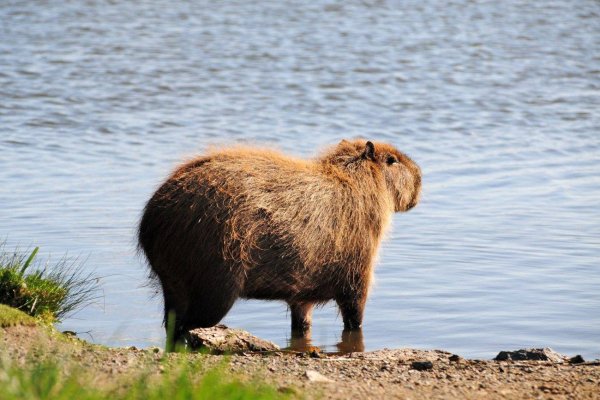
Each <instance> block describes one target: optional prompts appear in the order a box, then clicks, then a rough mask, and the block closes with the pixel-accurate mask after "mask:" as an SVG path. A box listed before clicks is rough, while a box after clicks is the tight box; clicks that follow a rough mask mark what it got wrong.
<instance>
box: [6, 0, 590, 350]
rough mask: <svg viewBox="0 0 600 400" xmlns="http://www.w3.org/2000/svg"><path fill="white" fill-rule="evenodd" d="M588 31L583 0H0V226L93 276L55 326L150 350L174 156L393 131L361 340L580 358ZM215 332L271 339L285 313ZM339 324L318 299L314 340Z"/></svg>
mask: <svg viewBox="0 0 600 400" xmlns="http://www.w3.org/2000/svg"><path fill="white" fill-rule="evenodd" d="M599 38H600V5H599V4H598V2H596V1H591V0H590V1H583V0H582V1H558V0H549V1H545V2H527V1H503V2H484V1H467V0H457V1H453V2H437V1H402V2H400V1H368V2H366V1H365V2H354V1H346V2H343V3H342V2H339V3H335V2H330V1H320V0H317V1H313V2H310V3H309V4H305V3H303V2H293V1H291V0H284V1H264V2H247V1H239V2H235V1H232V2H216V3H215V2H202V1H197V2H192V1H184V2H175V3H173V2H166V1H151V2H143V3H142V2H111V1H93V2H92V1H89V2H88V1H85V2H84V1H66V2H65V1H62V2H54V1H48V2H38V1H28V2H22V1H16V0H15V1H10V0H8V1H3V2H2V3H1V4H0V237H5V238H6V241H7V243H6V248H7V249H11V250H12V249H13V248H14V247H15V246H17V245H19V246H20V247H21V248H25V247H27V246H40V247H41V252H40V256H41V259H45V258H47V257H51V259H52V260H56V259H59V258H60V257H61V256H63V255H64V254H65V253H68V257H70V258H76V257H79V258H80V259H85V268H86V269H87V270H90V271H92V270H93V271H95V273H96V274H97V275H98V276H100V277H101V279H100V285H101V288H102V294H103V297H102V299H101V300H99V301H98V302H96V303H95V304H94V305H92V306H90V307H88V308H86V309H84V310H83V311H80V312H79V313H77V314H75V315H73V316H72V317H70V318H67V319H65V320H64V322H63V323H62V324H61V327H62V328H64V329H69V330H75V331H78V332H81V336H83V337H84V338H88V339H90V340H94V341H95V342H98V343H104V344H109V345H119V346H125V345H137V346H148V345H162V344H163V341H164V334H163V330H162V327H161V298H160V295H159V296H153V291H152V289H151V288H149V287H147V286H145V283H146V280H145V276H146V267H145V264H144V261H143V260H142V259H141V258H139V257H138V256H137V255H136V251H135V245H136V243H135V230H136V224H137V220H138V218H139V216H140V213H141V209H142V207H143V205H144V203H145V201H146V200H147V199H148V198H149V196H150V195H151V194H152V193H153V191H154V190H155V189H156V187H157V185H158V184H160V182H161V181H162V180H163V179H164V178H165V177H166V176H167V175H168V173H169V171H170V170H171V169H172V168H173V167H174V166H175V165H176V164H177V163H178V162H180V161H181V160H183V159H185V158H186V157H189V156H193V155H194V154H198V153H201V152H202V151H203V150H204V149H206V148H207V147H208V146H212V145H223V144H230V143H239V142H244V143H256V144H260V145H270V146H273V147H276V148H278V149H281V150H282V151H285V152H288V153H290V154H294V155H299V156H303V157H310V156H312V155H314V154H315V153H316V152H318V151H319V150H320V149H321V148H322V147H323V146H325V145H330V144H333V143H336V142H337V141H339V140H340V139H342V138H353V137H357V136H361V137H365V138H369V139H372V140H379V141H388V142H391V143H393V144H395V145H396V146H397V147H398V148H400V149H402V150H403V151H405V152H406V153H408V154H410V155H411V157H412V158H413V159H415V160H416V161H417V162H418V163H419V164H420V165H421V167H422V170H423V174H424V177H423V179H424V181H423V182H424V187H423V197H422V202H421V204H420V205H419V206H418V207H417V208H416V209H414V210H413V211H411V212H409V213H406V214H402V215H400V214H399V215H396V217H395V219H394V226H393V230H392V231H391V232H390V234H389V237H388V239H387V241H386V242H385V244H384V245H383V247H382V249H381V251H380V261H379V263H378V266H377V269H376V283H375V285H374V287H373V288H372V291H371V295H370V298H369V301H368V304H367V309H366V316H365V321H364V330H363V331H364V343H365V346H366V349H367V350H375V349H380V348H384V347H388V348H396V347H417V348H442V349H446V350H449V351H452V352H456V353H459V354H461V355H463V356H468V357H481V358H491V357H493V356H494V355H495V354H496V353H497V352H498V351H500V350H512V349H517V348H522V347H532V346H535V347H542V346H549V347H552V348H554V349H555V350H557V351H560V352H564V353H567V354H571V355H574V354H582V355H583V356H584V357H586V358H598V357H600V290H599V289H600V267H599V266H600V207H599V206H598V205H599V204H600V111H599V110H600V90H599V89H600V40H599ZM224 322H225V323H226V324H229V325H231V326H236V327H241V328H244V329H247V330H249V331H250V332H252V333H254V334H257V335H259V336H261V337H264V338H267V339H270V340H273V341H275V342H276V343H278V344H280V345H282V346H285V345H287V343H288V341H289V336H290V335H289V315H288V314H287V312H286V308H285V306H284V305H283V304H281V303H269V302H259V301H247V302H238V303H237V304H236V305H235V306H234V308H233V310H232V311H231V312H230V313H229V315H228V316H227V317H226V319H225V321H224ZM341 330H342V322H341V318H340V316H339V315H338V313H337V311H336V309H335V308H334V307H333V306H325V307H324V308H322V309H320V310H317V311H316V313H315V317H314V329H313V338H312V340H313V344H315V345H318V346H322V347H323V348H324V349H326V350H335V348H336V343H337V342H339V341H340V335H341Z"/></svg>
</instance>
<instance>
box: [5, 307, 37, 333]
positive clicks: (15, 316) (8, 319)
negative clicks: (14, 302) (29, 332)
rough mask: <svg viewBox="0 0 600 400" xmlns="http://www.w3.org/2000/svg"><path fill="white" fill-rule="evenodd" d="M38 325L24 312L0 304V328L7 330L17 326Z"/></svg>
mask: <svg viewBox="0 0 600 400" xmlns="http://www.w3.org/2000/svg"><path fill="white" fill-rule="evenodd" d="M36 323H37V322H36V320H35V319H34V318H33V317H31V316H29V315H27V314H25V313H24V312H23V311H19V310H17V309H14V308H12V307H9V306H6V305H4V304H0V328H6V327H9V326H15V325H29V326H33V325H35V324H36Z"/></svg>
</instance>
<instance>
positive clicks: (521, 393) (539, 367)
mask: <svg viewBox="0 0 600 400" xmlns="http://www.w3.org/2000/svg"><path fill="white" fill-rule="evenodd" d="M0 345H1V347H2V348H1V349H0V351H1V352H2V353H3V354H4V356H5V357H8V358H9V359H10V360H12V361H13V362H17V363H24V362H25V361H26V360H27V359H30V360H31V359H37V358H39V359H48V358H50V359H59V360H61V361H63V362H65V363H66V364H67V365H72V366H76V367H77V368H79V369H83V370H88V371H90V376H93V379H92V380H91V382H90V384H91V385H94V386H99V387H102V386H105V385H114V384H115V382H118V381H119V377H125V376H127V375H132V374H136V373H139V372H140V371H144V372H150V373H152V374H156V375H157V376H160V374H161V373H162V371H163V370H164V368H165V362H164V360H163V356H164V354H163V353H162V350H160V349H157V348H151V349H144V350H140V349H135V348H106V347H103V346H96V345H91V344H89V343H86V342H84V341H82V340H79V339H76V338H72V337H68V336H65V335H63V334H61V333H58V332H56V331H54V330H52V329H48V328H42V327H39V326H22V325H21V326H12V327H5V328H1V329H0ZM192 359H193V360H202V362H203V363H204V364H205V365H206V368H210V367H212V366H216V365H219V364H222V363H223V362H224V361H225V362H227V363H228V364H227V367H226V368H228V369H230V370H231V371H232V372H234V373H236V374H240V375H242V376H245V377H247V378H248V379H252V378H259V379H261V380H265V381H266V382H267V383H270V384H272V385H275V386H276V387H278V388H280V390H282V391H286V392H292V393H297V394H298V395H299V396H306V397H308V398H319V397H321V398H336V399H347V398H365V399H378V400H380V399H383V398H386V399H387V398H399V399H408V398H412V399H418V398H432V399H435V398H468V399H471V398H473V399H475V398H481V399H484V398H485V399H500V398H502V399H505V398H515V399H532V398H552V399H598V398H600V394H599V393H600V391H599V389H598V388H599V387H600V363H598V362H595V363H594V362H592V363H583V364H570V363H567V362H563V363H555V362H549V361H490V360H487V361H486V360H464V359H462V358H459V357H456V356H455V357H452V354H450V353H448V352H445V351H420V350H413V349H400V350H382V351H375V352H368V353H351V354H348V355H343V356H341V355H322V354H318V353H313V354H309V353H304V354H301V353H292V352H289V353H288V352H283V351H282V352H274V353H270V354H256V353H246V354H242V355H233V356H219V355H204V354H169V355H167V357H166V360H167V363H177V362H182V361H183V362H185V361H187V360H192ZM161 360H163V361H161ZM415 362H416V363H415ZM427 362H430V363H431V364H429V363H427Z"/></svg>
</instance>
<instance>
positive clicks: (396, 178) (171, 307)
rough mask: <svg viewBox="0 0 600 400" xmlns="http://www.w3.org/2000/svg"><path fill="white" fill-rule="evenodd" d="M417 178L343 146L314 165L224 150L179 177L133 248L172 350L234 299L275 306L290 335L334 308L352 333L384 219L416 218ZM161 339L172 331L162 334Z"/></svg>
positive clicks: (156, 202) (186, 167) (165, 187)
mask: <svg viewBox="0 0 600 400" xmlns="http://www.w3.org/2000/svg"><path fill="white" fill-rule="evenodd" d="M420 191H421V172H420V169H419V167H418V166H417V165H416V164H415V163H414V162H413V161H412V160H411V159H410V158H409V157H408V156H406V155H405V154H403V153H401V152H400V151H398V150H396V149H395V148H394V147H393V146H391V145H389V144H385V143H372V142H369V141H367V142H365V141H364V140H353V141H346V140H343V141H342V142H340V143H339V144H338V145H337V146H334V147H332V148H330V149H329V150H327V151H325V152H324V153H323V154H322V155H321V156H320V157H318V158H316V159H314V160H310V161H307V160H303V159H298V158H292V157H288V156H286V155H283V154H281V153H279V152H277V151H273V150H268V149H254V148H239V147H237V148H227V149H222V150H216V151H212V152H209V153H208V154H206V155H204V156H200V157H198V158H195V159H193V160H191V161H189V162H186V163H184V164H183V165H181V166H179V167H178V168H177V169H176V170H175V172H173V174H172V175H171V176H170V177H169V178H168V179H167V180H166V182H165V183H164V184H162V186H160V188H159V189H158V190H157V191H156V193H155V194H154V195H153V196H152V198H151V199H150V201H149V202H148V204H147V205H146V208H145V210H144V213H143V216H142V219H141V222H140V226H139V246H140V249H141V250H142V251H143V252H144V253H145V255H146V257H147V259H148V261H149V263H150V267H151V270H152V273H151V275H152V276H153V277H154V278H157V280H158V282H159V283H160V286H161V288H162V292H163V295H164V310H165V325H167V324H168V315H169V313H170V312H174V313H175V320H174V321H175V326H174V327H172V328H173V329H174V332H175V337H176V338H181V335H182V334H184V333H185V331H187V330H190V329H193V328H198V327H210V326H213V325H215V324H217V323H218V322H219V321H220V320H221V319H222V318H223V317H224V316H225V314H226V313H227V312H228V311H229V309H230V308H231V306H232V305H233V303H234V302H235V301H236V299H238V298H239V297H241V298H245V299H265V300H283V301H285V302H287V304H288V305H289V308H290V310H291V318H292V332H295V333H296V334H298V332H299V333H300V334H303V333H306V332H308V331H309V329H310V324H311V313H312V308H313V306H314V305H315V304H322V303H325V302H327V301H329V300H335V301H336V302H337V304H338V305H339V308H340V311H341V314H342V318H343V321H344V329H346V330H356V329H360V327H361V324H362V319H363V310H364V306H365V301H366V298H367V293H368V290H369V283H370V281H371V276H372V271H373V263H374V260H375V257H376V253H377V249H378V247H379V244H380V242H381V239H382V236H383V234H384V232H385V230H386V228H387V226H388V225H389V223H390V220H391V217H392V214H393V213H394V212H398V211H407V210H410V209H411V208H413V207H414V206H415V205H416V204H417V202H418V200H419V194H420ZM167 330H169V327H167Z"/></svg>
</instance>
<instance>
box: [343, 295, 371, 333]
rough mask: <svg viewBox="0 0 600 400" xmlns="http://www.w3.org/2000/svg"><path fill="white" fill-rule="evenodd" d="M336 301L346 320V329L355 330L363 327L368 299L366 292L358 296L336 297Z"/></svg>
mask: <svg viewBox="0 0 600 400" xmlns="http://www.w3.org/2000/svg"><path fill="white" fill-rule="evenodd" d="M336 301H337V303H338V306H339V307H340V311H341V313H342V318H343V320H344V330H346V331H354V330H358V329H361V327H362V320H363V313H364V310H365V303H366V301H367V296H366V294H364V295H361V296H356V297H341V298H338V299H336Z"/></svg>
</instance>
